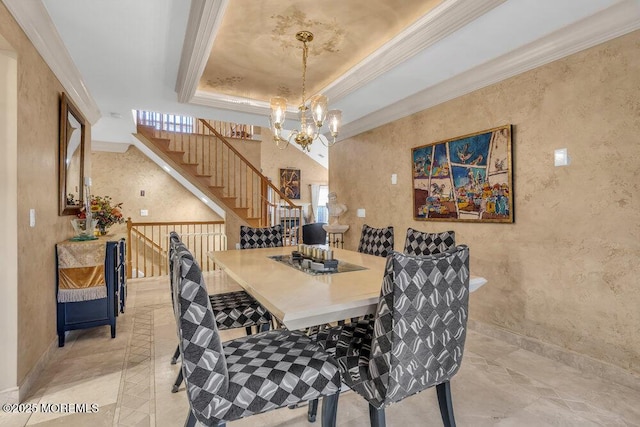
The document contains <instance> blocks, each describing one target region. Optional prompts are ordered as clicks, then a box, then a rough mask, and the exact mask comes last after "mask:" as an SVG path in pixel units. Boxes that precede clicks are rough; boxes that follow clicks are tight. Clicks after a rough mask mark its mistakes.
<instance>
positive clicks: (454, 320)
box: [369, 245, 469, 406]
mask: <svg viewBox="0 0 640 427" xmlns="http://www.w3.org/2000/svg"><path fill="white" fill-rule="evenodd" d="M468 306H469V248H468V247H467V246H464V245H461V246H458V247H456V248H454V249H452V250H449V251H446V252H443V253H440V254H436V255H430V256H427V257H416V256H411V255H404V254H401V253H399V252H395V251H394V252H392V253H391V255H390V256H389V257H388V258H387V263H386V267H385V273H384V278H383V282H382V291H381V296H380V301H379V303H378V308H377V311H376V317H375V320H374V329H373V339H372V342H371V355H370V361H369V377H370V378H371V379H373V381H372V383H373V387H374V388H375V390H371V391H372V392H373V393H374V395H375V396H376V399H378V400H379V401H380V402H381V403H382V404H383V405H384V406H386V405H388V404H390V403H392V402H397V401H399V400H402V399H403V398H405V397H407V396H410V395H412V394H415V393H418V392H420V391H422V390H424V389H426V388H429V387H432V386H434V385H438V384H440V383H443V382H445V381H448V380H449V379H451V377H453V376H454V375H455V374H456V372H457V371H458V369H459V368H460V363H461V361H462V354H463V350H464V343H465V337H466V330H467V316H468Z"/></svg>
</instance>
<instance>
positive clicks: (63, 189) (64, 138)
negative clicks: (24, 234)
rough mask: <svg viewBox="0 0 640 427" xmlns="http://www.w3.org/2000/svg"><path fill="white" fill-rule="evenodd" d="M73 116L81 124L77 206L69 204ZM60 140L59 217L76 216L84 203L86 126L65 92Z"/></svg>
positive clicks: (61, 110)
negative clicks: (70, 125)
mask: <svg viewBox="0 0 640 427" xmlns="http://www.w3.org/2000/svg"><path fill="white" fill-rule="evenodd" d="M70 115H71V116H73V118H74V119H75V120H77V121H78V123H80V176H79V177H78V182H79V187H80V190H79V194H78V196H79V200H78V204H77V205H69V204H67V194H68V191H67V172H68V171H67V162H66V157H67V156H66V153H67V144H68V143H69V141H68V137H69V135H67V123H68V118H69V116H70ZM59 134H60V140H59V144H58V191H59V193H60V199H59V208H58V215H60V216H62V215H76V214H78V213H79V212H80V209H81V208H82V206H83V203H84V194H83V193H84V191H83V189H84V141H85V134H86V124H85V119H84V116H83V115H82V114H81V113H80V110H79V109H78V108H77V107H76V106H75V105H74V104H73V102H72V101H71V99H69V98H68V97H67V95H66V94H65V93H64V92H63V93H62V94H61V95H60V132H59Z"/></svg>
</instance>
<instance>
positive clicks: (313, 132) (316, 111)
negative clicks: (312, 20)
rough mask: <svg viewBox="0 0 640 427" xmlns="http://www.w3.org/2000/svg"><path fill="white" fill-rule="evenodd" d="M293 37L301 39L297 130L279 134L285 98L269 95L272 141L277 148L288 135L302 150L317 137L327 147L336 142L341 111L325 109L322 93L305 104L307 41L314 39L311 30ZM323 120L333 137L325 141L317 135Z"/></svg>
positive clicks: (282, 145)
mask: <svg viewBox="0 0 640 427" xmlns="http://www.w3.org/2000/svg"><path fill="white" fill-rule="evenodd" d="M296 39H298V40H299V41H301V42H302V45H303V47H302V102H301V103H300V106H299V107H298V110H300V130H297V129H296V130H294V131H293V132H291V134H290V135H289V138H288V139H285V138H283V137H282V129H283V126H284V119H285V114H286V112H287V100H286V99H285V98H282V97H274V98H271V117H270V121H271V129H272V131H273V141H274V142H275V143H276V145H277V146H278V148H280V149H284V148H286V147H287V146H288V145H289V142H291V139H292V138H293V140H294V141H295V143H296V144H298V145H300V146H301V147H302V150H303V151H310V148H309V146H310V145H311V143H312V142H313V141H314V140H315V139H320V141H321V142H322V143H323V144H324V145H325V146H327V147H330V146H332V145H333V144H335V143H336V137H337V136H338V127H339V126H340V121H341V120H342V111H340V110H329V111H327V104H328V101H327V97H326V96H324V95H321V94H318V95H315V96H313V97H311V99H310V101H311V102H310V107H309V106H307V100H306V99H305V90H306V87H305V83H306V77H307V57H308V56H309V46H308V45H307V43H309V42H311V41H312V40H313V34H312V33H311V32H309V31H299V32H298V33H297V34H296ZM325 120H327V121H328V126H329V132H331V136H332V137H333V141H331V142H328V143H326V144H325V142H324V140H323V139H322V138H318V137H319V136H320V128H321V127H322V126H323V125H324V122H325Z"/></svg>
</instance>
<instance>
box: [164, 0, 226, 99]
mask: <svg viewBox="0 0 640 427" xmlns="http://www.w3.org/2000/svg"><path fill="white" fill-rule="evenodd" d="M228 3H229V1H228V0H192V1H191V10H190V11H189V21H188V23H187V32H186V34H185V36H184V44H183V46H182V55H181V58H180V68H179V69H178V78H177V81H176V92H177V93H178V102H183V103H185V102H193V97H194V96H195V94H196V91H197V89H198V83H199V82H200V78H201V77H202V73H204V68H205V66H206V65H207V61H208V59H209V54H210V53H211V47H212V46H213V41H214V40H215V38H216V34H217V32H218V28H220V24H221V23H222V18H223V17H224V12H225V10H226V9H227V5H228ZM203 105H204V104H203Z"/></svg>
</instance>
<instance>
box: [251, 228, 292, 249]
mask: <svg viewBox="0 0 640 427" xmlns="http://www.w3.org/2000/svg"><path fill="white" fill-rule="evenodd" d="M283 244H284V232H283V228H282V225H280V224H277V225H274V226H271V227H249V226H246V225H241V226H240V249H256V248H275V247H279V246H283Z"/></svg>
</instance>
